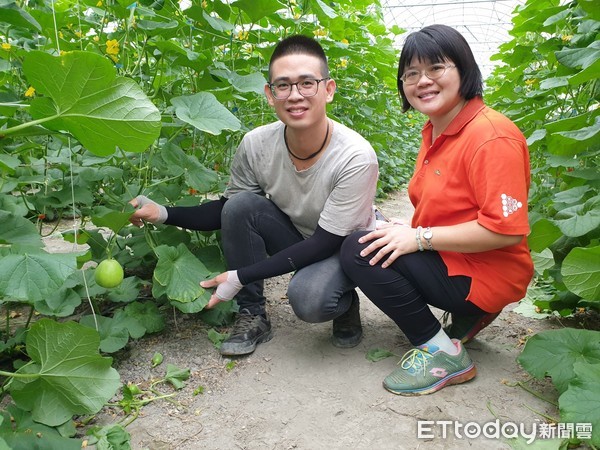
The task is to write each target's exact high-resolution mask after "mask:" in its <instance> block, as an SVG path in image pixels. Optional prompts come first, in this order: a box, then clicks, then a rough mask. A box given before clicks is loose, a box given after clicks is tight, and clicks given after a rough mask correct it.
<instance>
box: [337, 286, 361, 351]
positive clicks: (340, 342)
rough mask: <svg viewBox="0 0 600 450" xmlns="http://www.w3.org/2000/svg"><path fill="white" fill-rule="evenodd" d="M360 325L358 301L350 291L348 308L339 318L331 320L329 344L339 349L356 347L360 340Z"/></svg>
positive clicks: (356, 295)
mask: <svg viewBox="0 0 600 450" xmlns="http://www.w3.org/2000/svg"><path fill="white" fill-rule="evenodd" d="M362 335H363V331H362V325H361V324H360V300H359V299H358V294H357V293H356V291H354V290H353V291H352V303H351V304H350V308H348V311H346V312H345V313H344V314H342V315H341V316H339V317H337V318H335V319H333V335H332V336H331V343H332V344H333V345H335V346H336V347H340V348H352V347H356V346H357V345H358V344H359V342H360V340H361V339H362Z"/></svg>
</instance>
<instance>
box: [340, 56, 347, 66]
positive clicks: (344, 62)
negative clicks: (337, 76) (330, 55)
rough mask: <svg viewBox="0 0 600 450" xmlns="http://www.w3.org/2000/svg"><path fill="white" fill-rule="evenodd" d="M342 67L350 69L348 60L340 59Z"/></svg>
mask: <svg viewBox="0 0 600 450" xmlns="http://www.w3.org/2000/svg"><path fill="white" fill-rule="evenodd" d="M340 67H348V60H347V59H346V58H342V59H340Z"/></svg>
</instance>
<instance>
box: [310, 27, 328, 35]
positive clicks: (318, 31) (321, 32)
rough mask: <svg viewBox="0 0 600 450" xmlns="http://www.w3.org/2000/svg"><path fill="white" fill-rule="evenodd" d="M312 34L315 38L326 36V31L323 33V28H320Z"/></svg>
mask: <svg viewBox="0 0 600 450" xmlns="http://www.w3.org/2000/svg"><path fill="white" fill-rule="evenodd" d="M313 34H314V35H315V36H327V31H325V30H324V29H323V28H320V29H318V30H315V31H313Z"/></svg>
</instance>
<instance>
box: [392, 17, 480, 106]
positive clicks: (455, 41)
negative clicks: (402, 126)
mask: <svg viewBox="0 0 600 450" xmlns="http://www.w3.org/2000/svg"><path fill="white" fill-rule="evenodd" d="M415 58H416V59H417V60H418V61H419V62H431V63H432V64H435V63H440V62H444V60H446V59H449V60H451V61H452V62H453V63H454V65H456V70H458V73H459V75H460V90H459V92H460V95H461V96H462V97H463V98H464V99H465V100H471V99H472V98H474V97H481V96H482V95H483V78H482V76H481V71H480V70H479V66H478V65H477V62H476V61H475V57H474V56H473V52H472V51H471V47H469V44H468V43H467V40H466V39H465V38H464V37H463V35H462V34H460V33H459V32H458V31H456V30H455V29H454V28H451V27H449V26H447V25H430V26H427V27H425V28H423V29H421V30H419V31H415V32H414V33H411V34H409V35H408V37H407V38H406V40H405V41H404V46H403V48H402V52H401V53H400V61H399V63H398V92H399V93H400V96H401V97H402V111H403V112H406V111H408V110H409V109H411V108H412V106H411V105H410V103H409V102H408V100H407V99H406V95H405V94H404V89H403V86H402V85H403V83H402V78H401V77H402V74H403V73H404V70H405V69H406V68H407V67H408V66H409V65H410V63H411V62H412V60H413V59H415Z"/></svg>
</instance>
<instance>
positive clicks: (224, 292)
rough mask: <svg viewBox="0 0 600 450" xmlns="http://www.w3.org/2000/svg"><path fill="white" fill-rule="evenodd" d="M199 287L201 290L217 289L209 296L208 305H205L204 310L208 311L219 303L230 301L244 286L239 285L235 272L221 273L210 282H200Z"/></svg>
mask: <svg viewBox="0 0 600 450" xmlns="http://www.w3.org/2000/svg"><path fill="white" fill-rule="evenodd" d="M200 286H202V287H203V288H213V287H216V288H217V289H216V290H215V292H213V294H212V295H211V296H210V300H209V301H208V305H206V308H208V309H210V308H212V307H213V306H215V305H216V304H217V303H219V302H226V301H229V300H231V299H232V298H233V297H235V295H236V294H237V293H238V292H239V291H240V290H241V289H242V288H243V287H244V285H243V284H242V283H240V280H239V278H238V275H237V270H230V271H229V272H223V273H221V274H219V275H217V276H216V277H215V278H213V279H212V280H206V281H201V282H200Z"/></svg>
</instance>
